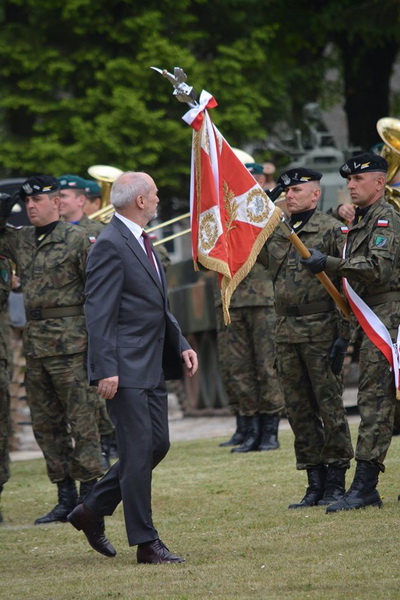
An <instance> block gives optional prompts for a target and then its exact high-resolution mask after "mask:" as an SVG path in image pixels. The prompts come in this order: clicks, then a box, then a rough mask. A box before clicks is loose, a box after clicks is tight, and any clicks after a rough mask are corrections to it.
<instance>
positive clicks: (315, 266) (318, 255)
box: [300, 248, 328, 274]
mask: <svg viewBox="0 0 400 600" xmlns="http://www.w3.org/2000/svg"><path fill="white" fill-rule="evenodd" d="M309 251H310V255H311V256H310V257H309V258H301V259H300V262H301V264H302V265H305V266H306V267H307V269H308V270H309V271H311V273H314V274H316V273H321V272H322V271H325V267H326V259H327V258H328V257H327V255H326V254H322V252H320V251H319V250H315V248H309Z"/></svg>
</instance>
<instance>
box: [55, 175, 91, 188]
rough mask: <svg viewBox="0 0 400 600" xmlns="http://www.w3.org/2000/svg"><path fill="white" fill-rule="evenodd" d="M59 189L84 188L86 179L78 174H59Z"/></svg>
mask: <svg viewBox="0 0 400 600" xmlns="http://www.w3.org/2000/svg"><path fill="white" fill-rule="evenodd" d="M57 179H58V183H59V186H60V190H84V189H85V185H86V179H83V177H79V175H70V174H68V175H60V177H57Z"/></svg>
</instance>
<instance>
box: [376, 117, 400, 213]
mask: <svg viewBox="0 0 400 600" xmlns="http://www.w3.org/2000/svg"><path fill="white" fill-rule="evenodd" d="M376 129H377V131H378V133H379V135H380V137H381V139H382V140H383V141H384V144H383V146H382V149H381V151H380V153H379V154H380V155H381V156H383V158H385V159H386V160H387V163H388V173H387V181H388V183H387V184H386V198H387V201H388V202H389V203H390V204H392V205H393V206H394V208H395V209H396V210H397V211H398V212H400V189H399V188H397V187H394V186H392V185H390V182H391V181H392V179H393V178H394V176H395V175H396V174H397V172H398V171H399V169H400V120H399V119H393V118H392V117H384V118H383V119H379V120H378V122H377V124H376Z"/></svg>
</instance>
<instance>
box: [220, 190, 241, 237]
mask: <svg viewBox="0 0 400 600" xmlns="http://www.w3.org/2000/svg"><path fill="white" fill-rule="evenodd" d="M223 188H224V207H225V213H226V214H227V215H228V220H227V221H225V227H226V233H227V234H228V233H229V232H230V230H231V229H235V228H236V225H234V224H233V223H234V221H236V219H237V213H238V209H239V204H238V202H237V201H236V200H235V192H233V191H232V190H230V189H229V188H228V184H227V183H226V181H224V185H223Z"/></svg>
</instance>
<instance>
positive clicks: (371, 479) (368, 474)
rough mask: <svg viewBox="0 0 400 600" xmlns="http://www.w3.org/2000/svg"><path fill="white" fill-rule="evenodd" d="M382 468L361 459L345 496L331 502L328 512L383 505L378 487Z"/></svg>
mask: <svg viewBox="0 0 400 600" xmlns="http://www.w3.org/2000/svg"><path fill="white" fill-rule="evenodd" d="M379 472H380V468H379V467H378V465H374V464H373V463H368V462H365V461H364V460H359V461H358V462H357V466H356V472H355V474H354V479H353V483H352V484H351V486H350V488H349V489H348V491H347V492H346V493H345V494H344V496H343V497H342V498H341V499H340V500H338V501H337V502H334V503H333V504H330V505H329V506H328V507H327V509H326V512H327V513H333V512H338V511H339V510H354V509H356V508H365V507H366V506H379V508H380V507H381V506H382V500H381V497H380V496H379V492H378V490H377V489H376V486H377V485H378V478H379Z"/></svg>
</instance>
